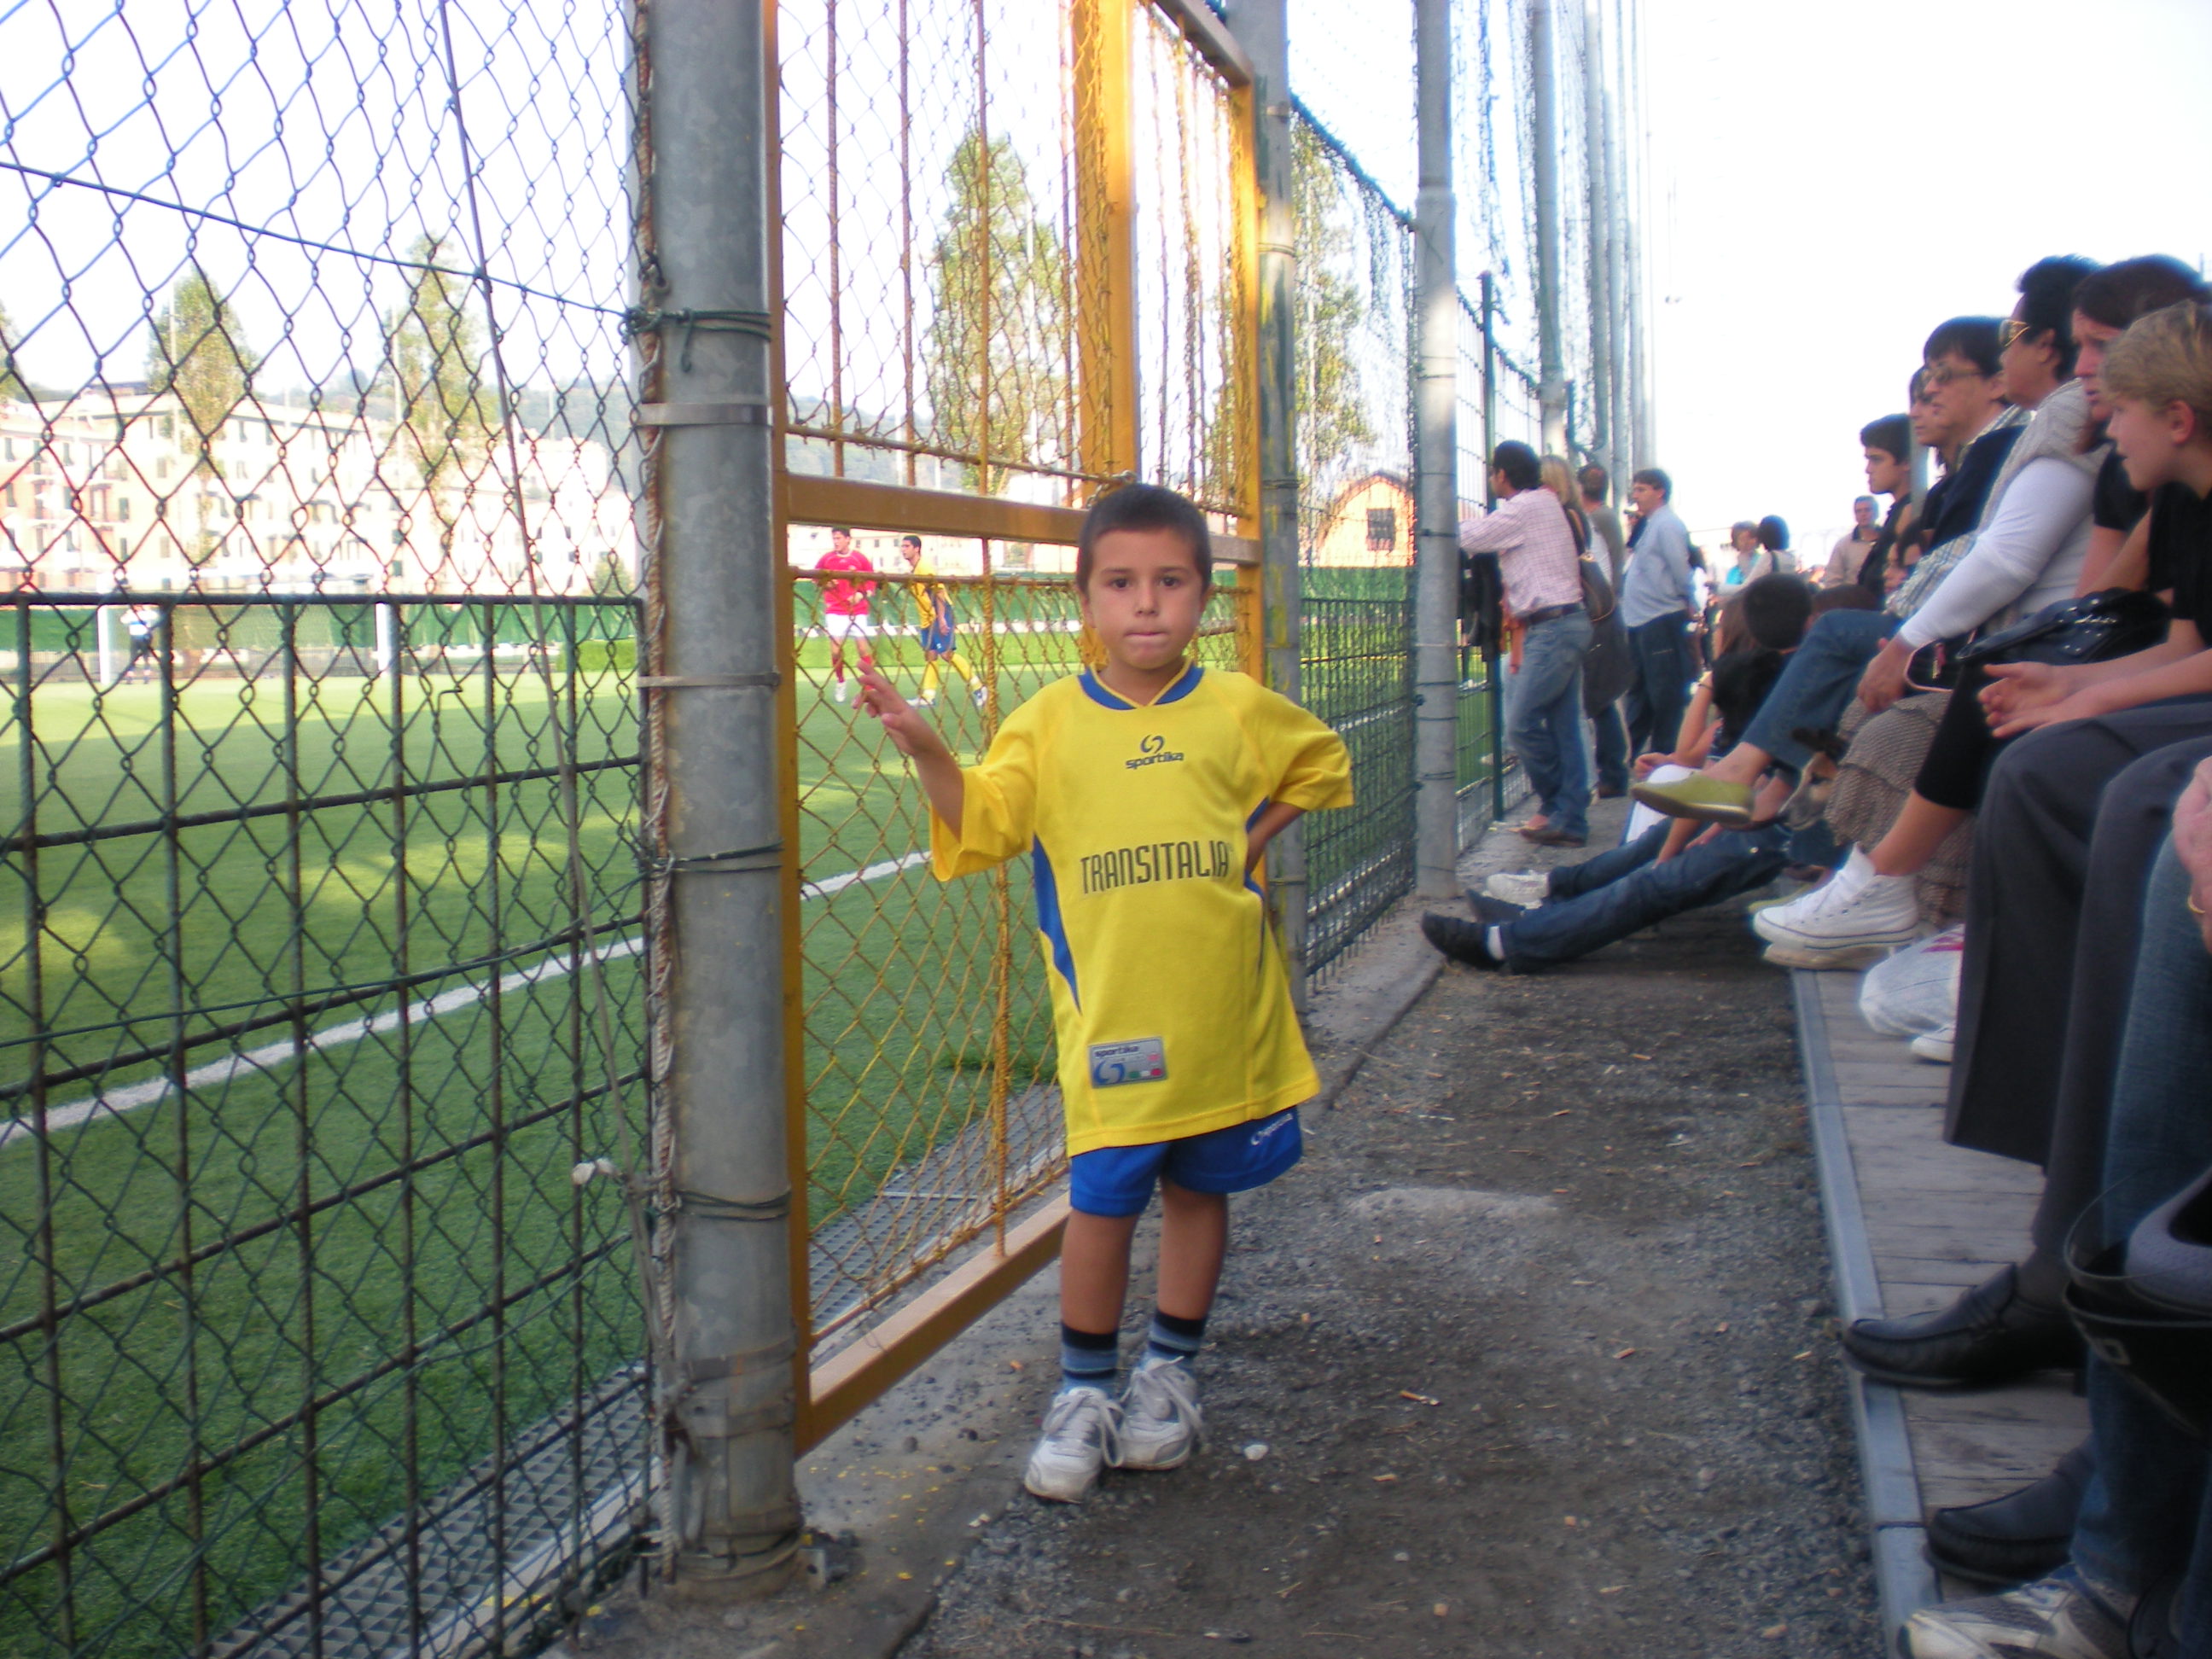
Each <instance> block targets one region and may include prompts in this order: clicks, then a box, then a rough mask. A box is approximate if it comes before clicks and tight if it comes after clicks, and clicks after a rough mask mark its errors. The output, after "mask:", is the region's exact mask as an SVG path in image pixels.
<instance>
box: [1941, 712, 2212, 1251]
mask: <svg viewBox="0 0 2212 1659" xmlns="http://www.w3.org/2000/svg"><path fill="white" fill-rule="evenodd" d="M2207 753H2212V697H2177V698H2173V699H2171V700H2169V701H2167V702H2158V703H2151V704H2148V705H2146V706H2145V707H2143V708H2130V709H2125V710H2123V711H2122V712H2121V713H2119V714H2112V715H2107V716H2106V717H2105V718H2103V719H2101V720H2073V721H2069V722H2068V723H2067V724H2065V725H2063V726H2046V727H2045V728H2044V729H2042V730H2041V731H2038V732H2029V733H2028V734H2027V736H2026V737H2023V738H2021V739H2020V740H2019V741H2018V742H2016V743H2015V744H2013V745H2012V746H2011V748H2009V749H2008V750H2006V751H2005V753H2004V754H2003V756H2002V757H2001V758H2000V759H1999V760H1998V762H1997V763H1996V767H1995V769H1993V770H1992V771H1991V772H1990V782H1989V788H1988V791H1987V793H1985V794H1984V797H1983V801H1982V811H1981V816H1980V817H1979V819H1978V822H1977V823H1976V826H1975V831H1974V860H1973V865H1972V869H1971V871H1970V872H1969V874H1968V877H1967V884H1966V954H1965V959H1964V962H1963V963H1962V964H1961V966H1960V983H1959V1033H1958V1048H1957V1054H1956V1059H1955V1060H1954V1063H1953V1065H1952V1067H1951V1098H1950V1109H1949V1112H1948V1118H1947V1121H1946V1123H1945V1127H1944V1133H1945V1135H1946V1137H1947V1138H1948V1139H1951V1140H1953V1141H1954V1142H1956V1143H1957V1144H1958V1145H1960V1146H1972V1147H1976V1148H1978V1149H1979V1150H1981V1151H1983V1152H1996V1153H1998V1154H1999V1155H2000V1156H2002V1157H2005V1158H2019V1159H2021V1160H2022V1161H2023V1162H2026V1163H2030V1164H2043V1165H2045V1171H2046V1180H2045V1189H2044V1199H2043V1203H2042V1206H2041V1207H2040V1208H2039V1211H2038V1212H2037V1216H2036V1223H2035V1237H2036V1243H2038V1245H2039V1246H2040V1247H2041V1248H2043V1249H2045V1250H2055V1249H2057V1248H2058V1247H2059V1246H2060V1245H2061V1244H2063V1241H2064V1238H2065V1235H2066V1232H2067V1231H2068V1229H2069V1228H2070V1227H2071V1226H2072V1225H2073V1223H2074V1220H2075V1218H2077V1217H2078V1216H2080V1214H2081V1211H2082V1209H2083V1207H2084V1206H2086V1205H2087V1202H2088V1201H2089V1200H2091V1199H2093V1197H2094V1196H2095V1192H2096V1185H2097V1181H2098V1170H2099V1168H2100V1164H2101V1162H2102V1149H2103V1146H2104V1137H2105V1131H2106V1122H2107V1118H2106V1111H2107V1104H2106V1103H2107V1101H2108V1098H2109V1095H2110V1091H2111V1086H2112V1068H2113V1066H2114V1065H2115V1063H2116V1061H2117V1057H2118V1042H2119V1036H2120V1032H2121V1030H2122V1028H2123V1026H2124V1024H2125V1019H2126V1012H2127V1006H2128V996H2129V993H2130V987H2131V985H2132V981H2133V974H2134V963H2135V955H2136V941H2137V939H2138V936H2139V932H2140V926H2141V910H2142V892H2143V881H2144V878H2145V877H2146V876H2147V874H2148V872H2149V870H2150V867H2151V863H2152V860H2153V859H2154V857H2155V855H2156V854H2157V852H2158V848H2159V844H2160V842H2162V841H2163V840H2164V839H2165V838H2166V830H2167V827H2168V823H2169V820H2170V818H2171V815H2172V807H2173V802H2174V799H2175V798H2176V797H2177V796H2178V795H2179V793H2181V788H2182V786H2183V784H2184V783H2185V782H2186V781H2188V776H2189V774H2190V772H2191V770H2192V769H2194V767H2195V765H2196V763H2197V761H2198V760H2200V759H2202V758H2203V757H2204V756H2205V755H2206V754H2207Z"/></svg>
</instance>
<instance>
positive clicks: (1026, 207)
mask: <svg viewBox="0 0 2212 1659" xmlns="http://www.w3.org/2000/svg"><path fill="white" fill-rule="evenodd" d="M945 184H946V185H947V187H948V188H949V190H950V191H951V198H952V199H951V206H950V207H949V209H948V210H946V214H945V225H944V228H943V229H942V230H941V231H940V232H939V234H938V238H937V242H936V245H935V246H933V248H932V249H931V250H930V255H929V266H928V270H929V285H930V294H931V298H932V300H933V313H932V315H931V318H930V322H929V333H928V338H927V364H928V368H927V389H928V392H929V406H930V410H931V424H932V429H933V433H934V435H935V436H936V439H937V441H939V443H942V444H944V445H945V447H948V448H951V449H954V450H958V451H962V452H964V453H969V454H978V453H987V454H988V455H989V456H990V457H991V458H992V459H991V465H989V466H988V467H987V469H986V471H985V476H984V477H982V479H981V486H982V488H983V489H984V490H985V491H986V492H995V491H996V489H998V487H999V485H1000V483H1001V482H1002V481H1003V480H1004V479H1005V477H1006V471H1007V469H1006V466H1005V465H1003V464H1002V461H1017V462H1019V461H1028V462H1031V463H1035V464H1037V465H1046V466H1059V465H1066V461H1067V459H1068V443H1067V432H1066V422H1067V410H1066V398H1067V390H1068V382H1067V370H1066V365H1067V361H1068V349H1069V344H1070V328H1071V319H1072V306H1071V300H1072V297H1073V296H1072V295H1071V294H1070V292H1069V289H1068V282H1067V266H1068V261H1067V258H1066V250H1065V249H1064V248H1063V247H1062V246H1060V237H1059V234H1058V233H1057V232H1056V231H1055V230H1054V228H1053V227H1052V225H1051V224H1050V222H1048V221H1046V220H1044V219H1042V218H1040V217H1038V216H1037V212H1036V198H1035V197H1033V196H1032V194H1031V193H1030V185H1029V178H1028V174H1027V173H1026V171H1025V170H1024V167H1023V166H1022V160H1021V157H1020V156H1019V155H1017V154H1016V153H1015V151H1014V148H1013V146H1012V144H1010V143H1007V141H1006V140H1005V139H1003V138H999V139H994V140H992V141H991V142H990V143H988V144H986V143H985V142H984V140H983V136H982V134H981V131H977V130H975V129H973V128H971V129H970V130H969V131H968V133H967V134H966V136H964V137H963V138H962V139H961V141H960V143H959V145H958V146H957V148H956V149H954V150H953V152H952V159H951V161H950V162H949V163H948V164H947V165H946V167H945ZM986 380H988V383H989V407H988V408H986V407H985V382H986Z"/></svg>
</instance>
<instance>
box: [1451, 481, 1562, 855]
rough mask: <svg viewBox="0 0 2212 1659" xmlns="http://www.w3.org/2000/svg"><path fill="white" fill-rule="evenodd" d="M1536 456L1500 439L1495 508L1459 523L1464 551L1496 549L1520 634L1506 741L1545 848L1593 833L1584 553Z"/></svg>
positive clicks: (1534, 835)
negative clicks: (1586, 737) (1586, 741)
mask: <svg viewBox="0 0 2212 1659" xmlns="http://www.w3.org/2000/svg"><path fill="white" fill-rule="evenodd" d="M1490 487H1491V488H1492V489H1493V490H1495V491H1496V492H1497V494H1498V505H1497V507H1495V508H1493V509H1492V511H1491V512H1490V513H1488V514H1487V515H1486V516H1485V517H1482V518H1480V519H1469V520H1466V522H1464V523H1463V524H1462V525H1461V526H1460V527H1459V545H1460V550H1461V551H1462V553H1495V554H1496V555H1497V556H1498V576H1499V578H1500V580H1503V582H1504V586H1505V608H1506V610H1507V611H1509V612H1510V614H1511V617H1512V619H1513V621H1514V622H1515V623H1516V624H1518V625H1519V626H1520V627H1521V628H1522V630H1523V632H1522V642H1521V667H1520V670H1519V671H1518V672H1517V673H1516V675H1515V676H1514V679H1513V685H1512V689H1511V692H1510V701H1509V702H1508V705H1507V713H1506V726H1505V734H1506V740H1507V741H1508V742H1509V743H1510V744H1512V745H1513V752H1514V753H1515V754H1516V755H1517V756H1519V757H1520V758H1521V765H1522V769H1523V770H1525V771H1526V773H1527V774H1528V789H1529V793H1531V794H1533V795H1534V796H1535V798H1536V802H1537V807H1536V813H1535V816H1534V817H1531V818H1530V819H1529V820H1528V822H1527V823H1524V824H1522V826H1521V833H1522V835H1523V836H1526V837H1527V838H1528V840H1530V841H1532V842H1536V843H1537V844H1538V845H1539V846H1543V847H1580V846H1581V845H1583V842H1585V841H1586V840H1588V839H1589V792H1590V773H1589V755H1588V753H1587V752H1586V751H1585V750H1584V749H1583V653H1584V652H1586V651H1588V650H1589V643H1590V619H1589V612H1588V611H1585V610H1583V580H1582V566H1581V558H1582V550H1581V549H1580V548H1579V547H1578V546H1577V545H1576V543H1575V532H1574V526H1571V524H1569V523H1568V522H1567V513H1566V509H1565V507H1563V506H1562V505H1561V504H1560V502H1559V499H1558V498H1557V497H1556V496H1554V495H1553V494H1552V492H1551V491H1550V490H1548V489H1544V488H1543V487H1542V484H1541V472H1540V471H1539V469H1538V466H1537V462H1536V452H1535V451H1534V450H1533V449H1531V448H1529V447H1528V445H1526V444H1523V443H1511V442H1508V443H1502V444H1500V445H1498V448H1497V451H1496V453H1493V454H1492V456H1491V458H1490Z"/></svg>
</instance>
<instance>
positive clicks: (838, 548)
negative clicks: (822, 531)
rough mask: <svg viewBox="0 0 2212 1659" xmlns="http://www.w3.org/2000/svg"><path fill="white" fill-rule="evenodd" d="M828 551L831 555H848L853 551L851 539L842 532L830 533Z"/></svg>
mask: <svg viewBox="0 0 2212 1659" xmlns="http://www.w3.org/2000/svg"><path fill="white" fill-rule="evenodd" d="M829 550H830V551H831V552H832V553H850V552H851V551H852V550H853V538H851V537H850V536H848V535H847V534H846V533H845V532H843V531H842V530H833V531H831V532H829Z"/></svg>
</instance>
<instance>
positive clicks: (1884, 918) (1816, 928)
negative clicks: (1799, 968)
mask: <svg viewBox="0 0 2212 1659" xmlns="http://www.w3.org/2000/svg"><path fill="white" fill-rule="evenodd" d="M1919 884H1920V882H1919V878H1918V877H1917V876H1884V875H1879V874H1877V873H1876V872H1875V867H1874V861H1873V860H1871V859H1869V858H1868V857H1867V855H1866V854H1865V852H1864V851H1863V850H1862V849H1861V848H1857V847H1854V848H1851V856H1850V860H1849V861H1848V862H1847V863H1845V864H1844V867H1843V869H1842V870H1840V871H1839V872H1837V875H1836V878H1835V879H1834V880H1833V881H1832V882H1830V883H1828V884H1827V885H1826V886H1825V887H1821V888H1818V889H1816V890H1814V891H1813V892H1810V893H1808V894H1807V895H1806V896H1804V897H1803V898H1802V899H1799V900H1798V901H1796V902H1795V903H1792V904H1783V905H1777V906H1776V907H1775V908H1773V909H1771V910H1761V911H1760V912H1759V914H1758V915H1755V916H1753V918H1752V919H1751V926H1752V929H1753V932H1755V933H1757V934H1758V935H1759V937H1760V938H1761V939H1765V940H1766V941H1767V943H1769V944H1770V945H1788V946H1791V947H1793V948H1795V949H1796V950H1800V951H1808V950H1809V951H1850V950H1866V949H1881V948H1886V947H1887V946H1891V945H1910V944H1911V943H1912V941H1913V940H1914V939H1917V938H1919V937H1920V901H1919V896H1918V889H1919Z"/></svg>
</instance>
